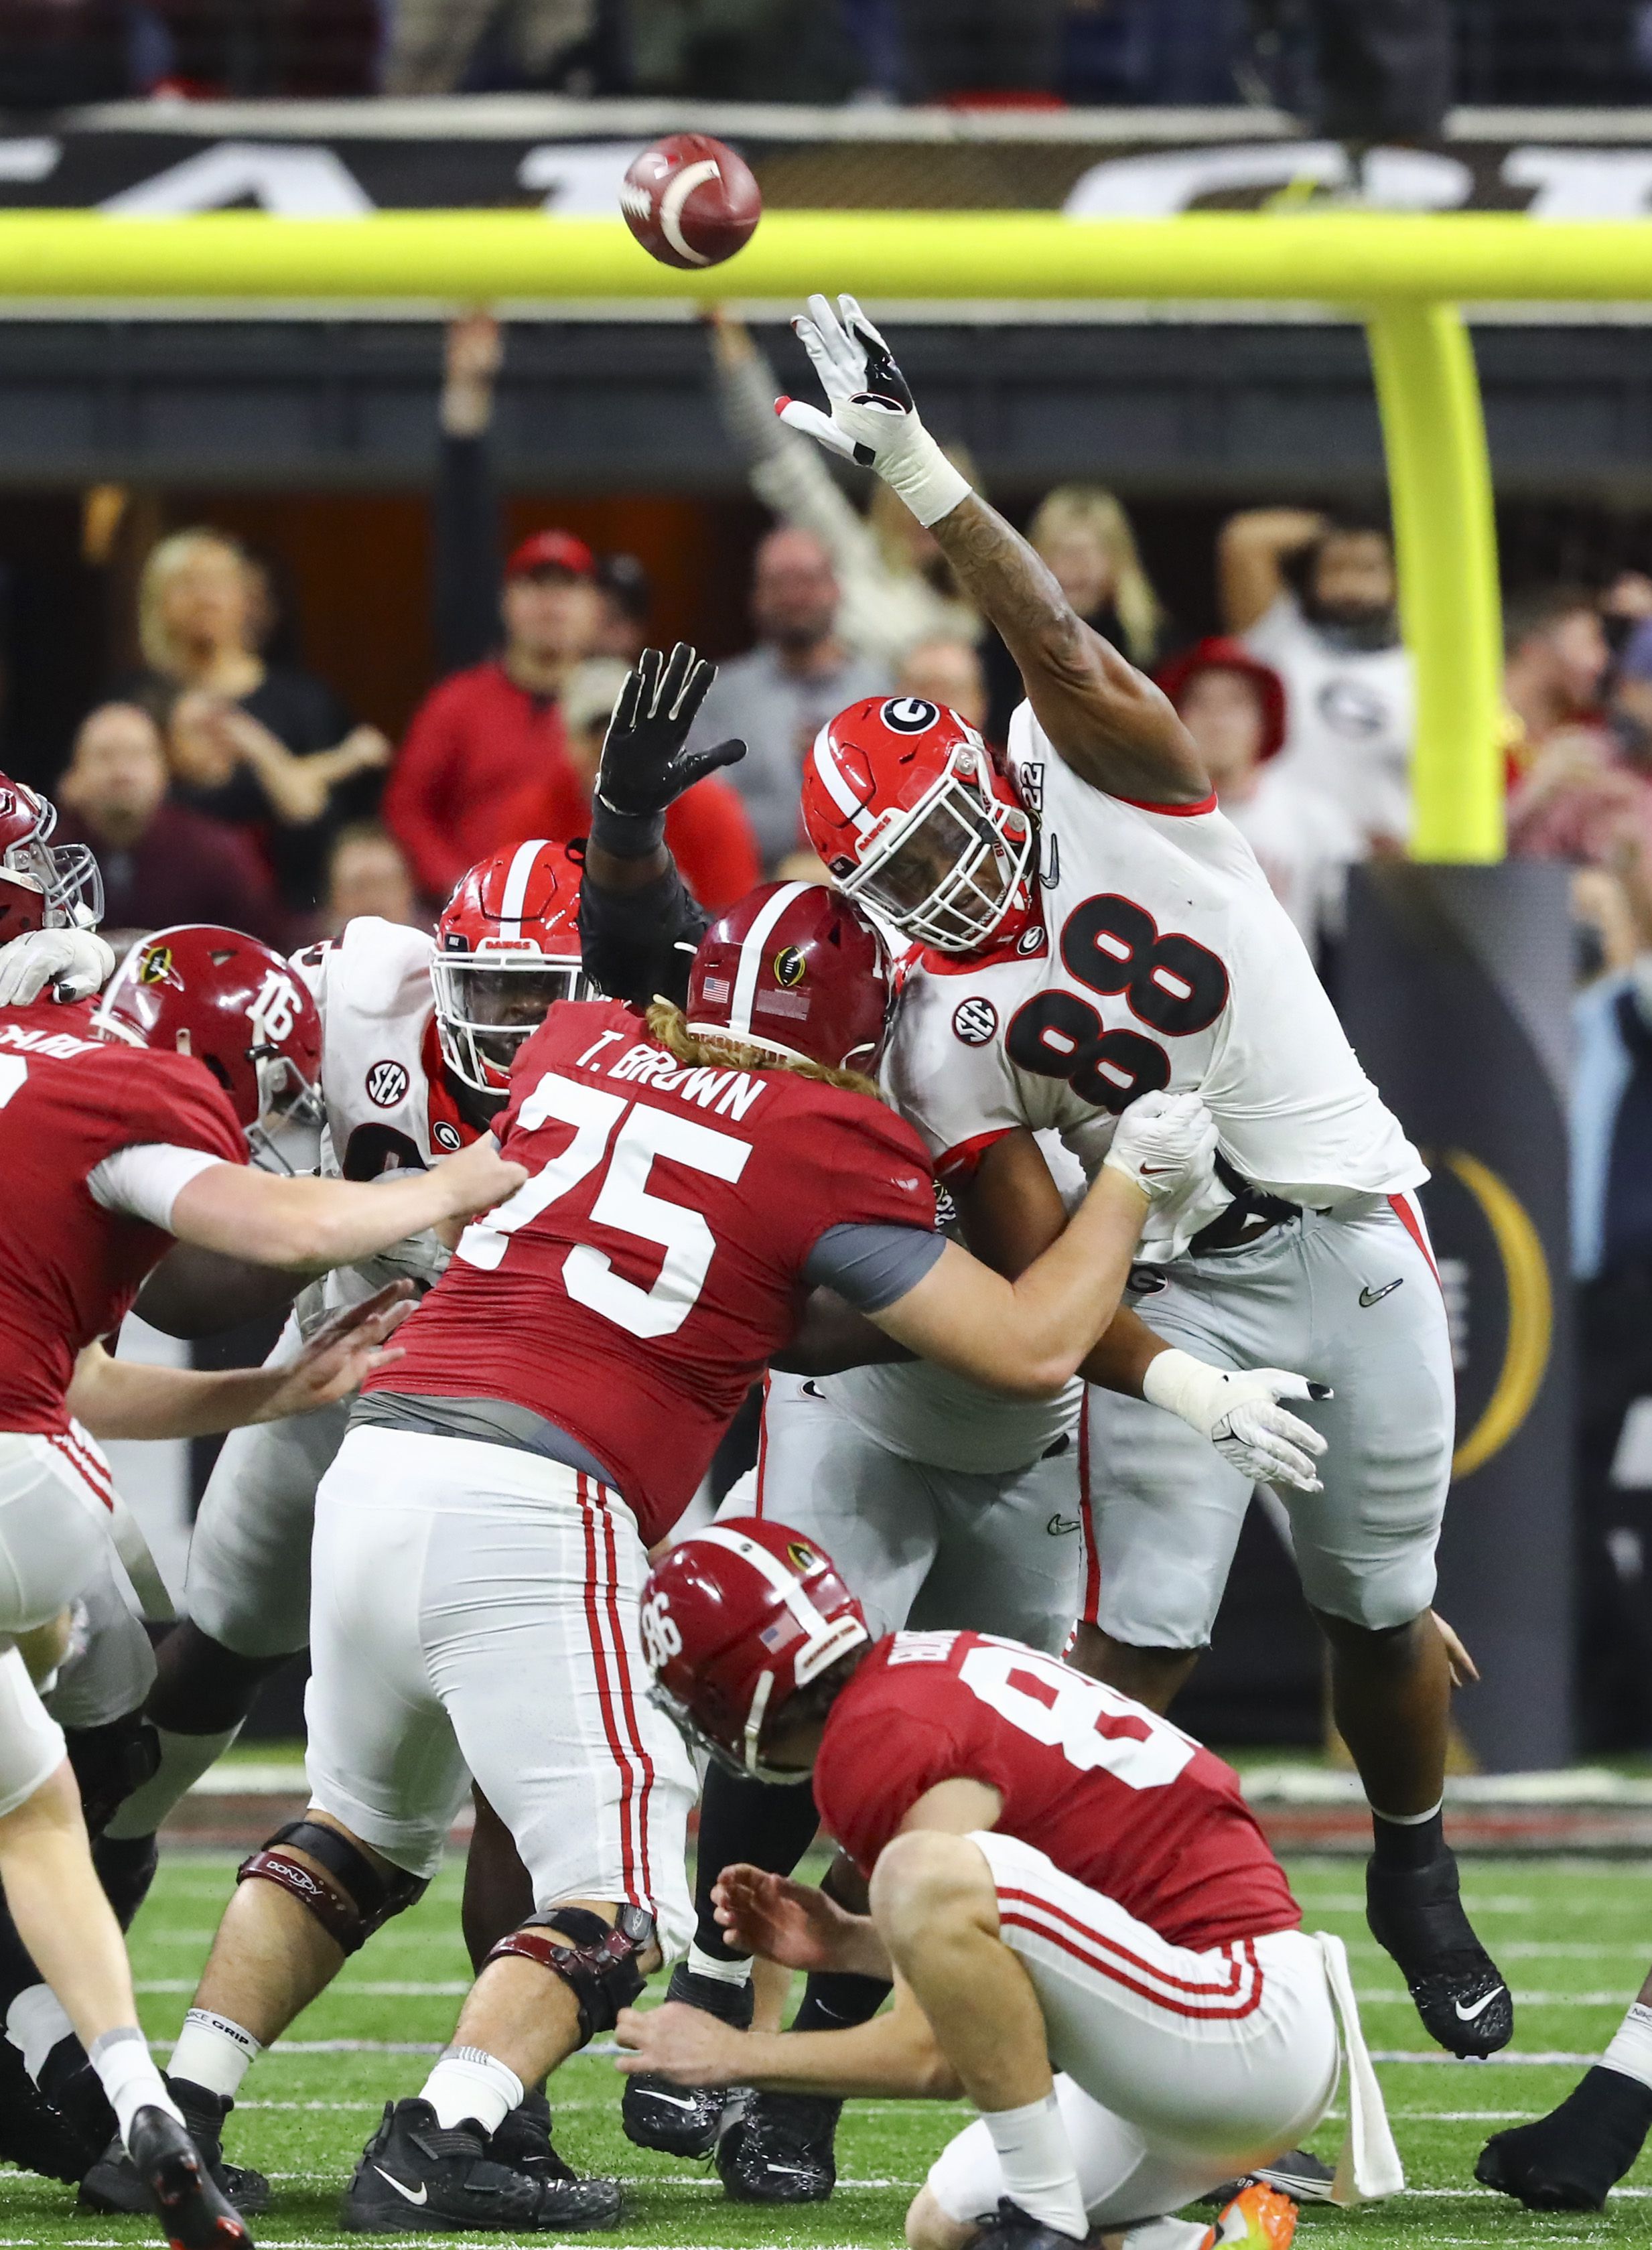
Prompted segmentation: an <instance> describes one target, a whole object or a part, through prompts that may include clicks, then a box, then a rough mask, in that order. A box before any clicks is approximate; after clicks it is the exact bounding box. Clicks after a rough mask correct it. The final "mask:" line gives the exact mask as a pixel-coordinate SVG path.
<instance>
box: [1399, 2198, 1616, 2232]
mask: <svg viewBox="0 0 1652 2250" xmlns="http://www.w3.org/2000/svg"><path fill="white" fill-rule="evenodd" d="M1620 2196H1622V2197H1628V2198H1633V2199H1634V2200H1635V2201H1636V2202H1638V2203H1646V2202H1649V2201H1652V2187H1614V2189H1613V2191H1612V2197H1613V2200H1614V2202H1615V2201H1616V2200H1617V2199H1618V2198H1619V2197H1620ZM1394 2200H1395V2201H1396V2202H1407V2203H1408V2202H1413V2201H1415V2202H1427V2203H1471V2202H1472V2203H1505V2204H1506V2203H1511V2202H1512V2201H1513V2200H1514V2198H1512V2197H1511V2196H1506V2195H1504V2194H1503V2193H1502V2192H1501V2191H1499V2190H1498V2189H1496V2188H1495V2187H1402V2188H1401V2189H1400V2193H1399V2195H1398V2196H1397V2197H1395V2198H1394ZM1596 2215H1597V2214H1596V2213H1595V2212H1577V2213H1569V2214H1568V2216H1575V2217H1579V2218H1588V2219H1593V2218H1594V2217H1595V2216H1596ZM1512 2218H1513V2213H1512V2212H1510V2219H1512ZM1549 2239H1550V2240H1553V2239H1554V2238H1553V2237H1552V2236H1551V2237H1550V2238H1549Z"/></svg>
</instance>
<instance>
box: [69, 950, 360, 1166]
mask: <svg viewBox="0 0 1652 2250" xmlns="http://www.w3.org/2000/svg"><path fill="white" fill-rule="evenodd" d="M92 1028H93V1031H95V1032H98V1034H99V1035H100V1037H101V1038H104V1039H123V1040H125V1042H126V1043H127V1045H128V1046H135V1047H167V1048H172V1049H175V1050H176V1052H177V1053H179V1054H192V1055H193V1056H194V1057H195V1059H196V1060H197V1062H203V1063H204V1064H205V1065H206V1067H207V1068H208V1070H210V1071H211V1073H212V1075H213V1077H214V1078H215V1079H217V1080H218V1084H219V1085H220V1086H221V1087H223V1088H224V1091H225V1094H228V1095H229V1097H230V1101H231V1102H232V1104H233V1106H234V1109H235V1114H236V1115H237V1116H238V1118H239V1119H240V1121H241V1122H242V1124H243V1125H244V1126H245V1128H246V1137H247V1139H248V1141H249V1142H251V1143H252V1147H253V1148H254V1149H257V1150H259V1153H263V1152H264V1151H265V1150H266V1149H270V1148H271V1143H270V1140H269V1134H268V1130H267V1127H266V1121H268V1120H271V1119H273V1120H276V1121H278V1122H282V1123H286V1122H291V1121H294V1120H299V1119H308V1120H314V1121H315V1122H317V1123H319V1122H320V1121H321V1097H320V1095H319V1094H318V1093H317V1092H316V1080H317V1078H318V1077H319V1075H320V1073H321V1015H320V1012H319V1011H318V1010H317V1008H316V1005H315V1000H314V999H313V998H312V997H311V996H310V991H309V988H308V985H306V984H305V983H304V981H303V979H302V978H301V977H300V976H299V975H298V974H297V972H296V971H295V970H293V969H291V968H289V967H288V965H287V963H286V962H285V961H283V960H282V958H281V956H280V954H279V953H276V952H274V951H273V950H272V949H271V948H270V947H269V946H267V945H265V944H262V943H260V942H259V940H258V939H257V938H256V937H248V936H247V935H246V934H245V931H242V930H238V929H221V928H218V926H217V925H216V924H214V923H212V922H181V923H179V924H178V925H177V927H176V928H173V929H157V930H156V931H155V932H154V933H153V934H152V935H150V936H149V937H146V938H142V939H141V940H140V941H139V942H138V943H137V944H136V945H135V946H134V947H133V948H132V950H131V951H130V952H129V953H128V955H127V957H126V959H125V960H124V961H123V962H122V963H121V966H120V967H119V969H117V970H115V972H114V977H113V978H112V979H111V980H110V983H109V985H108V989H107V990H106V991H105V993H104V995H103V997H102V998H101V999H100V1001H99V1003H98V1004H97V1007H96V1008H95V1010H94V1011H93V1016H92ZM272 1153H273V1150H272ZM278 1161H280V1159H279V1158H278Z"/></svg>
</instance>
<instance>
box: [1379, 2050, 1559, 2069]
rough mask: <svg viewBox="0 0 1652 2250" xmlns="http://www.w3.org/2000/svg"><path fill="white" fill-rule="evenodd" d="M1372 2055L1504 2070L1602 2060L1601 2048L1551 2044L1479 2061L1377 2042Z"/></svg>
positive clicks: (1383, 2057) (1550, 2066) (1547, 2067)
mask: <svg viewBox="0 0 1652 2250" xmlns="http://www.w3.org/2000/svg"><path fill="white" fill-rule="evenodd" d="M1371 2059H1372V2061H1373V2062H1406V2063H1412V2062H1428V2063H1434V2062H1445V2063H1449V2064H1450V2066H1451V2067H1452V2068H1453V2069H1454V2070H1483V2069H1485V2068H1486V2067H1487V2066H1488V2065H1490V2064H1495V2065H1496V2067H1498V2068H1500V2069H1503V2070H1518V2069H1523V2068H1527V2069H1533V2070H1538V2069H1544V2070H1547V2069H1553V2068H1555V2067H1566V2068H1567V2069H1572V2070H1581V2069H1582V2068H1583V2067H1584V2066H1585V2065H1586V2063H1592V2062H1599V2061H1600V2054H1599V2053H1598V2051H1597V2052H1596V2053H1593V2054H1562V2053H1559V2050H1558V2049H1553V2048H1548V2049H1544V2050H1542V2051H1540V2052H1538V2053H1528V2054H1509V2053H1506V2052H1505V2053H1503V2054H1489V2055H1486V2056H1485V2057H1484V2058H1483V2060H1481V2061H1479V2062H1464V2061H1463V2060H1462V2059H1461V2058H1460V2057H1459V2056H1457V2055H1455V2054H1448V2053H1446V2052H1445V2050H1444V2048H1443V2047H1432V2048H1430V2049H1429V2051H1428V2053H1427V2054H1422V2053H1415V2052H1414V2051H1413V2050H1412V2049H1410V2048H1408V2047H1388V2046H1373V2047H1372V2050H1371Z"/></svg>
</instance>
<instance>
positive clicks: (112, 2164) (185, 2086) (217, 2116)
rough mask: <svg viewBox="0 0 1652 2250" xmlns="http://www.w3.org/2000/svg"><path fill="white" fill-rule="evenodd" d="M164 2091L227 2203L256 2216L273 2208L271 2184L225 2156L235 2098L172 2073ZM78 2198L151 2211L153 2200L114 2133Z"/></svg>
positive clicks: (95, 2207)
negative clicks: (227, 2161)
mask: <svg viewBox="0 0 1652 2250" xmlns="http://www.w3.org/2000/svg"><path fill="white" fill-rule="evenodd" d="M166 2090H167V2092H168V2093H169V2095H171V2096H172V2099H173V2100H174V2101H175V2102H176V2103H177V2105H178V2108H179V2109H181V2110H182V2111H183V2122H184V2123H185V2124H186V2125H187V2126H188V2127H189V2129H190V2139H191V2140H192V2141H193V2142H194V2143H195V2145H196V2148H197V2150H198V2151H199V2154H200V2158H201V2162H202V2163H203V2164H204V2165H205V2166H206V2169H207V2171H208V2174H209V2175H210V2177H211V2181H212V2184H213V2186H214V2187H215V2188H216V2189H217V2190H218V2193H219V2194H220V2195H221V2196H222V2197H223V2198H224V2199H225V2202H226V2203H231V2204H233V2205H234V2206H235V2208H236V2210H237V2211H238V2212H241V2213H242V2214H243V2216H244V2217H249V2218H256V2217H257V2216H258V2214H259V2212H261V2211H267V2210H268V2209H269V2207H270V2184H269V2182H268V2180H266V2178H265V2177H264V2175H263V2173H262V2172H255V2171H253V2170H252V2167H251V2165H250V2164H225V2161H224V2121H225V2118H226V2117H227V2116H228V2115H229V2114H230V2112H231V2110H232V2109H234V2107H235V2103H234V2101H233V2099H232V2097H231V2096H230V2095H227V2094H214V2093H213V2092H212V2090H211V2088H210V2087H205V2086H197V2084H196V2083H195V2081H193V2079H189V2078H169V2079H168V2080H167V2081H166ZM80 2201H81V2203H82V2205H84V2206H85V2208H86V2210H88V2211H124V2212H143V2211H148V2210H149V2199H148V2196H147V2194H146V2192H145V2189H144V2185H143V2182H142V2178H140V2177H139V2173H138V2169H137V2167H136V2165H135V2164H134V2163H133V2161H132V2158H131V2157H129V2156H128V2153H127V2151H126V2150H125V2149H124V2148H123V2147H122V2146H121V2137H120V2135H119V2134H118V2133H117V2134H116V2135H115V2136H114V2139H113V2140H112V2141H111V2142H110V2143H109V2144H108V2146H107V2148H106V2149H105V2150H104V2151H103V2153H102V2155H101V2156H100V2157H99V2158H98V2160H97V2162H96V2163H95V2164H93V2166H92V2167H91V2169H90V2170H89V2171H87V2173H86V2177H85V2178H84V2179H83V2180H82V2181H81V2183H80Z"/></svg>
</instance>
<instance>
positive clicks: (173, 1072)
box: [0, 1001, 246, 1431]
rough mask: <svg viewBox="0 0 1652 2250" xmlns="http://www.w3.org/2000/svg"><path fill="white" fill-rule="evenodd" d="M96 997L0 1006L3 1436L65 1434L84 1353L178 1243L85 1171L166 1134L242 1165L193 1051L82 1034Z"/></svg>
mask: <svg viewBox="0 0 1652 2250" xmlns="http://www.w3.org/2000/svg"><path fill="white" fill-rule="evenodd" d="M91 1012H92V1011H91V1006H90V1004H86V1005H83V1006H80V1007H64V1006H61V1005H59V1004H57V1003H55V1002H50V1001H49V1002H47V1003H46V1004H45V1005H44V1006H37V1007H31V1008H5V1009H0V1179H3V1180H4V1181H5V1184H6V1243H5V1257H4V1259H3V1260H0V1430H32V1431H52V1430H66V1429H67V1428H68V1426H69V1417H68V1413H67V1411H66V1408H65V1406H64V1403H63V1402H64V1397H65V1394H66V1391H67V1390H68V1387H69V1379H70V1377H72V1376H73V1373H74V1362H75V1356H76V1355H77V1353H79V1352H80V1351H81V1350H83V1349H84V1348H85V1347H86V1345H87V1344H89V1343H91V1342H93V1341H94V1339H95V1338H97V1337H99V1336H107V1335H108V1334H109V1333H110V1332H111V1330H113V1329H117V1328H118V1327H119V1326H120V1324H121V1321H122V1320H123V1319H124V1318H125V1316H126V1314H127V1312H128V1308H130V1306H131V1303H132V1300H133V1299H134V1298H135V1296H136V1295H137V1293H138V1291H139V1289H140V1288H141V1287H142V1284H143V1282H144V1280H145V1279H146V1277H147V1276H148V1274H149V1270H150V1268H151V1267H152V1266H156V1264H158V1262H159V1261H160V1260H161V1259H162V1257H163V1256H164V1255H165V1253H167V1251H169V1249H170V1248H171V1246H172V1238H171V1236H170V1235H169V1234H163V1233H162V1232H161V1230H160V1228H159V1227H156V1226H149V1225H145V1224H144V1223H143V1222H142V1220H141V1219H135V1218H122V1217H121V1215H120V1213H119V1212H116V1211H105V1210H104V1209H103V1208H102V1207H101V1205H100V1204H96V1203H94V1202H93V1199H92V1193H91V1191H90V1189H89V1188H88V1187H87V1186H86V1176H87V1174H88V1173H89V1172H91V1171H93V1170H95V1169H96V1167H97V1166H98V1165H99V1164H100V1163H102V1162H103V1159H104V1158H105V1157H106V1156H113V1155H114V1151H115V1150H116V1149H127V1148H132V1147H135V1146H136V1145H137V1144H138V1143H140V1142H145V1141H165V1142H170V1143H171V1144H172V1145H173V1146H175V1147H176V1148H182V1149H204V1150H205V1151H206V1153H207V1154H208V1155H209V1156H221V1157H222V1158H223V1159H224V1161H225V1163H227V1164H244V1163H245V1162H246V1135H245V1133H243V1131H242V1130H241V1127H240V1124H239V1122H238V1119H237V1117H236V1115H235V1112H234V1110H233V1109H232V1108H231V1107H230V1101H229V1097H228V1095H227V1094H225V1093H224V1092H223V1090H222V1089H221V1088H220V1087H218V1084H217V1082H216V1081H215V1080H213V1079H212V1078H211V1076H210V1075H209V1073H208V1072H207V1069H206V1066H205V1065H204V1064H203V1063H199V1062H195V1061H192V1060H191V1059H190V1057H189V1056H188V1055H181V1054H168V1053H163V1052H161V1051H158V1050H156V1049H152V1048H149V1047H129V1046H118V1045H115V1044H113V1043H111V1042H110V1041H107V1040H105V1039H88V1038H87V1037H86V1027H87V1024H88V1021H89V1019H90V1017H91Z"/></svg>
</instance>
